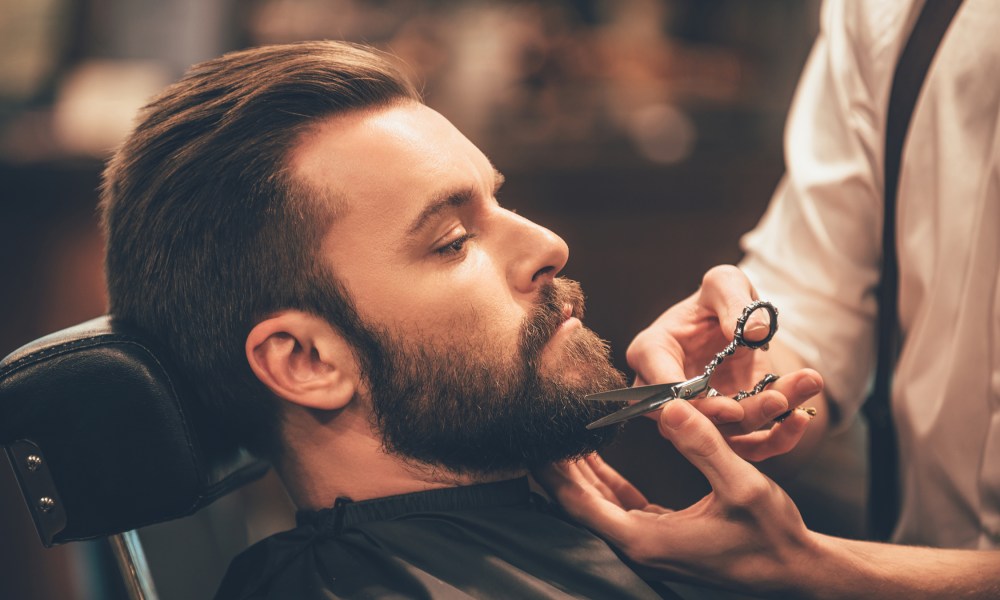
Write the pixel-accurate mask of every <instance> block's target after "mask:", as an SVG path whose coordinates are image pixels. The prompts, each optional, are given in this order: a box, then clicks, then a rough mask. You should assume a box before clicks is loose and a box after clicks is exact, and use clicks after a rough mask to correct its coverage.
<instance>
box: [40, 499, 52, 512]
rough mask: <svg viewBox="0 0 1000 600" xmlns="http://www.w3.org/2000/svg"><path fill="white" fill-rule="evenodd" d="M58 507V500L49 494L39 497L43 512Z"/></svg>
mask: <svg viewBox="0 0 1000 600" xmlns="http://www.w3.org/2000/svg"><path fill="white" fill-rule="evenodd" d="M55 507H56V501H55V500H53V499H52V498H49V497H48V496H42V497H41V498H39V499H38V510H40V511H42V512H46V513H47V512H49V511H50V510H52V509H53V508H55Z"/></svg>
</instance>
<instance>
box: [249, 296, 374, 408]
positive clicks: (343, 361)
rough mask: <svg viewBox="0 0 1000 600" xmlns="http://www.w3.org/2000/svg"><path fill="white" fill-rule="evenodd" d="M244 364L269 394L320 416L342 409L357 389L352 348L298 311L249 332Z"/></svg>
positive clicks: (280, 315) (326, 326)
mask: <svg viewBox="0 0 1000 600" xmlns="http://www.w3.org/2000/svg"><path fill="white" fill-rule="evenodd" d="M246 354H247V361H249V363H250V368H251V369H252V370H253V372H254V374H255V375H256V376H257V378H258V379H260V380H261V381H262V382H263V383H264V385H266V386H267V387H269V388H270V389H271V391H272V392H274V393H275V394H277V395H278V396H280V397H281V398H284V399H285V400H288V401H290V402H294V403H295V404H299V405H301V406H305V407H307V408H316V409H321V410H335V409H338V408H343V407H344V406H346V405H347V404H348V403H349V402H350V401H351V399H352V398H353V397H354V393H355V392H356V391H357V389H358V383H359V380H360V378H359V369H358V365H357V361H356V359H355V357H354V353H353V352H352V349H351V345H350V344H349V343H348V342H347V340H345V339H344V338H343V337H342V336H341V335H340V333H339V332H337V331H336V330H334V328H333V327H331V326H330V324H329V323H327V322H326V321H325V320H323V319H321V318H319V317H316V316H314V315H310V314H308V313H304V312H301V311H297V310H287V311H283V312H280V313H278V314H277V315H274V316H272V317H270V318H268V319H266V320H264V321H261V322H260V323H257V325H256V326H255V327H254V328H253V330H251V331H250V335H248V336H247V343H246Z"/></svg>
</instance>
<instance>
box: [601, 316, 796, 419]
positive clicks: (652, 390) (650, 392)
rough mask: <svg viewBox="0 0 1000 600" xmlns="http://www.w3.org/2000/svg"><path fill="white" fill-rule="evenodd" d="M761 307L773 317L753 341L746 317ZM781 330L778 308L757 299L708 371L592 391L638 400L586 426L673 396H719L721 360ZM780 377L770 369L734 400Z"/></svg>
mask: <svg viewBox="0 0 1000 600" xmlns="http://www.w3.org/2000/svg"><path fill="white" fill-rule="evenodd" d="M758 310H763V311H765V312H767V314H768V316H769V317H770V319H769V322H768V332H767V335H766V336H764V338H763V339H761V340H759V341H751V340H748V339H746V338H745V337H744V336H743V328H744V327H746V324H747V321H748V320H749V319H750V315H752V314H753V313H754V312H756V311H758ZM777 332H778V309H777V308H775V307H774V305H773V304H771V303H770V302H767V301H766V300H757V301H755V302H751V303H750V304H748V305H747V306H746V308H744V309H743V314H741V315H740V317H739V318H738V319H737V320H736V332H735V333H734V334H733V341H732V342H730V343H729V345H728V346H726V347H725V348H723V349H722V351H721V352H719V353H718V354H716V355H715V357H714V358H713V359H712V360H711V362H709V363H708V365H706V366H705V372H704V373H702V374H701V375H698V376H697V377H693V378H691V379H688V380H687V381H681V382H679V383H661V384H657V385H642V386H638V387H630V388H622V389H619V390H611V391H607V392H600V393H597V394H590V395H589V396H585V397H584V398H585V399H586V400H588V401H595V402H630V403H631V402H635V404H630V405H629V406H626V407H625V408H623V409H621V410H619V411H618V412H614V413H611V414H610V415H608V416H606V417H602V418H600V419H598V420H596V421H594V422H593V423H591V424H590V425H587V429H597V428H598V427H605V426H607V425H613V424H615V423H621V422H622V421H627V420H629V419H631V418H633V417H638V416H639V415H644V414H646V413H648V412H652V411H654V410H656V409H658V408H660V407H662V406H663V405H664V404H666V403H667V402H670V401H671V400H676V399H677V398H681V399H683V400H691V399H692V398H701V397H705V396H719V395H721V394H719V392H717V391H716V390H715V389H713V388H712V386H711V380H712V375H713V374H714V373H715V369H716V368H717V367H718V366H719V365H721V364H722V361H724V360H726V358H728V357H730V356H732V355H733V353H734V352H736V349H737V348H739V347H740V346H743V347H745V348H750V349H751V350H756V349H758V348H761V349H764V350H767V344H768V342H770V341H771V338H773V337H774V334H775V333H777ZM777 380H778V376H777V375H775V374H773V373H768V374H767V375H765V376H764V378H763V379H761V380H760V381H759V382H758V383H757V385H755V386H754V387H753V389H752V390H750V391H749V392H745V391H742V390H741V391H740V392H737V393H736V394H735V395H734V396H733V400H736V401H737V402H739V401H740V400H743V399H744V398H747V397H749V396H753V395H755V394H759V393H761V392H762V391H763V390H764V388H765V387H767V386H768V385H769V384H771V383H774V382H775V381H777ZM788 414H790V412H789V413H785V414H783V415H781V416H779V417H778V418H777V419H775V421H781V420H783V419H784V418H785V417H787V416H788Z"/></svg>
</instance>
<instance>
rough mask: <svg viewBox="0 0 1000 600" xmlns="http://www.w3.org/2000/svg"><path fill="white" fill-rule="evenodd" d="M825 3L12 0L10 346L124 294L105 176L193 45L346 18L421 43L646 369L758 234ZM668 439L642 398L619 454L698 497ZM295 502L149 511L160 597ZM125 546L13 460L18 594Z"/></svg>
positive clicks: (277, 38)
mask: <svg viewBox="0 0 1000 600" xmlns="http://www.w3.org/2000/svg"><path fill="white" fill-rule="evenodd" d="M817 15H818V1H817V0H809V1H802V0H756V1H754V2H747V1H739V0H561V1H556V0H553V1H546V2H542V1H528V0H523V1H518V0H505V1H493V2H486V1H478V2H477V1H458V0H413V1H404V0H371V1H361V0H0V203H2V212H0V282H2V286H0V355H3V354H6V353H8V352H10V351H13V350H14V349H15V348H16V347H18V346H19V345H21V344H23V343H25V342H28V341H30V340H32V339H34V338H36V337H38V336H40V335H43V334H45V333H47V332H51V331H53V330H56V329H59V328H62V327H65V326H68V325H72V324H75V323H77V322H79V321H82V320H85V319H88V318H91V317H94V316H97V315H100V314H103V312H104V311H105V293H104V289H103V285H104V284H103V275H102V265H101V261H102V252H103V247H102V240H101V238H100V234H99V231H98V227H97V222H96V218H95V204H96V198H97V188H98V186H99V185H100V173H101V169H102V164H103V162H104V160H105V159H106V158H107V157H108V156H109V153H110V152H112V151H113V149H114V147H115V146H116V145H117V144H118V143H119V142H120V140H121V139H122V138H123V137H124V136H125V135H126V134H127V133H128V131H129V129H130V127H131V124H132V118H133V115H134V113H135V111H136V109H137V108H138V107H139V106H141V105H142V104H143V103H144V102H145V101H146V100H147V99H148V98H149V97H150V96H151V95H153V94H154V93H156V92H157V91H158V90H159V89H160V88H162V87H163V86H164V85H166V84H167V83H169V82H171V81H173V80H175V79H177V78H178V77H179V76H180V75H181V74H182V73H183V72H184V70H185V69H186V68H187V67H188V66H189V65H191V64H192V63H194V62H198V61H201V60H204V59H207V58H211V57H214V56H217V55H219V54H221V53H223V52H226V51H228V50H233V49H238V48H243V47H247V46H253V45H260V44H267V43H278V42H289V41H295V40H303V39H321V38H328V39H346V40H353V41H359V42H366V43H370V44H374V45H376V46H378V47H380V48H383V49H385V50H387V51H389V52H391V53H393V54H395V55H397V56H398V57H400V58H401V59H402V60H403V61H405V63H406V64H407V65H408V68H409V69H410V70H411V72H412V75H413V77H414V78H415V79H416V80H417V81H419V82H420V83H421V86H422V89H423V91H424V94H425V98H426V101H427V103H428V104H429V105H430V106H431V107H433V108H435V109H437V110H438V111H440V112H441V113H442V114H444V115H445V116H446V117H447V118H449V119H450V120H451V121H452V122H453V123H454V124H455V125H456V126H457V127H458V128H459V129H460V130H462V131H463V132H464V133H465V134H466V135H467V136H468V137H469V138H470V139H471V140H472V141H473V142H474V143H476V144H477V145H478V146H479V147H480V148H482V149H483V150H484V151H485V152H486V154H487V155H489V156H490V157H491V158H492V159H493V161H494V163H495V164H496V166H497V167H498V168H499V169H500V170H501V171H502V172H503V173H505V175H506V176H507V182H508V183H507V185H506V186H505V187H504V189H503V191H502V195H501V198H500V200H501V202H502V203H503V204H504V205H506V206H509V207H511V208H516V209H517V210H518V211H519V212H520V213H521V214H523V215H525V216H527V217H528V218H531V219H533V220H535V221H537V222H539V223H542V224H544V225H546V226H547V227H549V228H551V229H553V230H554V231H556V232H557V233H559V234H560V235H562V236H563V237H564V238H565V239H566V241H567V242H568V244H569V246H570V249H571V258H570V263H569V265H568V267H567V269H566V271H565V273H566V275H568V276H569V277H572V278H574V279H577V280H579V281H581V282H582V283H583V285H584V289H585V290H586V291H587V293H588V317H587V322H588V324H589V325H590V326H591V327H592V328H593V329H595V330H596V331H598V332H599V333H601V334H602V335H603V336H604V337H606V338H607V339H609V340H610V341H611V343H612V345H613V348H614V358H615V361H616V363H617V365H618V366H619V367H620V368H622V369H623V370H627V365H626V364H625V359H624V353H625V349H626V348H627V346H628V343H629V341H630V340H631V339H632V337H633V336H634V335H635V334H636V333H637V332H638V331H639V330H640V329H641V328H642V327H643V326H645V325H647V324H648V323H649V322H651V321H652V320H653V319H654V318H655V317H656V316H657V315H658V314H659V313H660V312H661V311H662V310H663V309H665V308H666V307H668V306H670V305H671V304H673V303H674V302H676V301H678V300H680V299H681V298H683V297H684V296H686V295H687V294H689V293H691V292H692V291H693V290H694V289H695V288H696V287H697V285H698V283H699V280H700V277H701V275H702V274H703V273H704V271H705V270H706V269H707V268H709V267H711V266H712V265H715V264H718V263H724V262H734V261H736V260H738V259H739V258H740V252H739V248H738V239H739V235H740V234H741V233H743V232H745V231H747V230H748V229H749V228H751V227H752V226H753V224H754V223H755V222H756V220H757V219H758V218H759V216H760V215H761V213H762V211H763V208H764V207H765V205H766V203H767V201H768V199H769V197H770V194H771V191H772V190H773V189H774V186H775V184H776V183H777V181H778V179H779V177H780V176H781V173H782V158H781V135H782V125H783V120H784V115H785V112H786V110H787V108H788V105H789V102H790V100H791V96H792V92H793V90H794V84H795V80H796V78H797V75H798V72H799V70H800V69H801V67H802V65H803V63H804V61H805V58H806V55H807V54H808V51H809V47H810V45H811V42H812V40H813V39H814V37H815V34H816V30H817V18H818V17H817ZM664 444H665V442H662V441H660V440H659V438H658V436H657V435H656V432H655V430H653V429H652V427H651V422H649V421H646V420H642V419H640V420H638V421H636V422H633V424H632V425H630V429H629V432H628V435H626V436H625V437H624V439H623V441H622V442H621V443H619V444H618V445H617V446H615V447H614V448H612V449H611V450H610V451H609V458H610V459H611V460H612V462H613V463H615V464H617V465H619V466H620V468H621V470H623V471H624V472H625V474H626V475H628V476H630V477H632V478H633V479H634V480H636V481H637V482H638V483H639V484H640V487H643V488H644V489H645V490H647V491H649V492H650V495H651V496H652V497H653V498H654V499H657V500H660V501H661V502H663V503H665V504H668V505H672V506H681V505H683V504H684V503H686V502H690V501H692V500H693V499H696V498H698V497H700V495H701V494H703V493H704V491H705V490H706V489H707V488H705V487H704V485H703V482H701V483H699V482H698V478H697V477H695V476H693V475H692V474H691V473H690V472H688V473H686V474H685V469H684V465H682V464H680V463H679V462H678V463H677V464H676V465H675V466H676V471H670V473H672V475H671V476H670V477H665V476H663V472H659V473H648V472H643V470H642V469H641V468H640V467H641V463H642V461H641V460H640V458H641V457H642V456H643V455H644V453H646V452H656V453H661V454H662V453H663V452H665V450H664V449H663V448H662V446H663V445H664ZM674 473H676V474H674ZM688 479H690V480H691V481H693V482H694V483H693V484H684V485H682V484H681V483H680V482H681V480H688ZM290 514H291V513H290V508H289V507H288V505H287V499H286V498H284V496H283V492H282V490H281V489H280V487H279V486H278V485H276V483H275V482H274V481H273V479H268V480H265V481H263V482H262V483H260V484H257V485H255V486H253V487H252V488H250V489H248V490H247V491H246V492H245V493H241V494H236V495H234V496H233V497H230V498H226V499H223V500H222V501H220V502H219V503H217V505H216V507H215V508H210V509H209V510H208V511H206V514H204V515H197V516H195V517H192V518H191V519H189V520H187V521H191V523H184V522H182V523H180V524H171V525H163V526H158V527H153V528H149V529H148V530H144V531H143V532H142V535H143V539H144V540H146V541H147V552H148V553H149V555H150V561H151V566H152V569H153V574H154V576H155V577H156V578H157V585H158V587H159V589H160V593H161V597H162V598H164V599H165V600H170V599H173V598H178V599H182V598H183V599H187V598H202V597H210V596H211V594H212V592H213V591H214V589H215V586H216V585H217V583H218V581H219V578H220V577H221V575H222V572H223V570H224V569H225V566H226V564H227V563H228V560H229V559H230V558H231V557H232V556H233V555H235V554H236V553H237V552H238V551H239V550H241V549H242V548H243V547H245V546H246V545H247V544H248V543H251V542H253V541H255V540H257V539H260V538H261V537H264V536H266V535H268V534H270V533H272V532H273V531H276V530H279V529H283V528H286V527H288V526H290V525H291V519H290ZM245 515H249V520H248V519H247V518H244V516H245ZM185 528H187V529H185ZM179 549H180V550H181V552H180V553H181V554H184V555H186V556H185V558H186V562H183V561H177V560H176V559H175V556H176V555H177V554H178V550H179ZM106 560H107V557H106V552H104V551H103V550H102V547H101V546H100V545H99V544H90V543H88V544H73V545H70V546H68V547H61V548H55V549H50V550H45V549H43V548H42V547H41V545H40V544H39V542H38V539H37V536H36V535H35V533H34V530H33V527H32V525H31V522H30V518H29V516H28V513H27V510H26V509H25V507H24V506H23V501H22V500H21V498H20V496H19V494H18V493H17V491H16V483H15V482H14V479H13V475H12V474H11V473H10V471H9V467H8V466H7V465H6V464H5V463H4V464H0V598H5V599H6V598H11V599H15V598H17V599H22V598H23V599H34V598H39V599H48V598H69V599H91V598H118V597H120V595H119V594H120V590H119V589H117V588H116V587H115V586H114V585H113V584H112V583H109V581H108V580H107V578H105V577H104V576H103V575H102V573H103V572H104V571H103V567H101V565H102V564H103V563H104V562H105V561H106Z"/></svg>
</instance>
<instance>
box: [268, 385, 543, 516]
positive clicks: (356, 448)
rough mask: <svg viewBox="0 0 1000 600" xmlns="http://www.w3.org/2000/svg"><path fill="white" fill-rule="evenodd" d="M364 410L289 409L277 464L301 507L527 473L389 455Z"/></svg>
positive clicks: (313, 507)
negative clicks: (456, 468) (472, 470)
mask: <svg viewBox="0 0 1000 600" xmlns="http://www.w3.org/2000/svg"><path fill="white" fill-rule="evenodd" d="M356 404H360V403H352V405H356ZM361 408H363V407H357V408H356V407H355V406H348V407H346V408H344V409H343V410H342V411H340V413H339V414H337V415H336V416H335V417H333V418H332V419H330V418H329V416H327V417H325V418H324V417H323V416H320V415H317V414H316V413H314V412H311V411H306V410H304V409H298V408H294V409H291V410H289V411H287V413H286V415H285V419H284V428H283V437H284V439H285V440H286V441H285V452H284V454H283V456H282V458H281V459H280V460H279V461H278V463H277V465H276V467H277V470H278V472H279V473H280V475H281V478H282V480H283V481H284V483H285V487H286V488H287V489H288V492H289V494H290V495H291V497H292V500H293V501H294V502H295V504H296V506H298V507H299V508H300V509H306V510H315V509H320V508H326V507H329V506H332V505H333V503H334V501H335V500H336V499H337V498H340V497H347V498H350V499H351V500H355V501H359V500H369V499H372V498H381V497H385V496H394V495H397V494H408V493H411V492H419V491H425V490H432V489H438V488H446V487H457V486H461V485H471V484H475V483H487V482H491V481H500V480H503V479H510V478H512V477H518V476H521V475H524V474H525V472H524V471H517V472H502V473H489V474H477V475H467V474H458V473H454V472H452V471H449V470H447V469H443V468H441V467H436V466H434V465H428V464H426V463H420V462H416V461H412V460H407V459H405V458H403V457H400V456H396V455H393V454H389V453H388V452H386V451H385V449H384V448H383V447H382V443H381V438H380V436H379V434H378V432H377V431H375V430H374V429H373V428H372V426H371V423H370V422H369V419H368V417H367V414H362V413H363V412H364V411H363V410H360V409H361Z"/></svg>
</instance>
